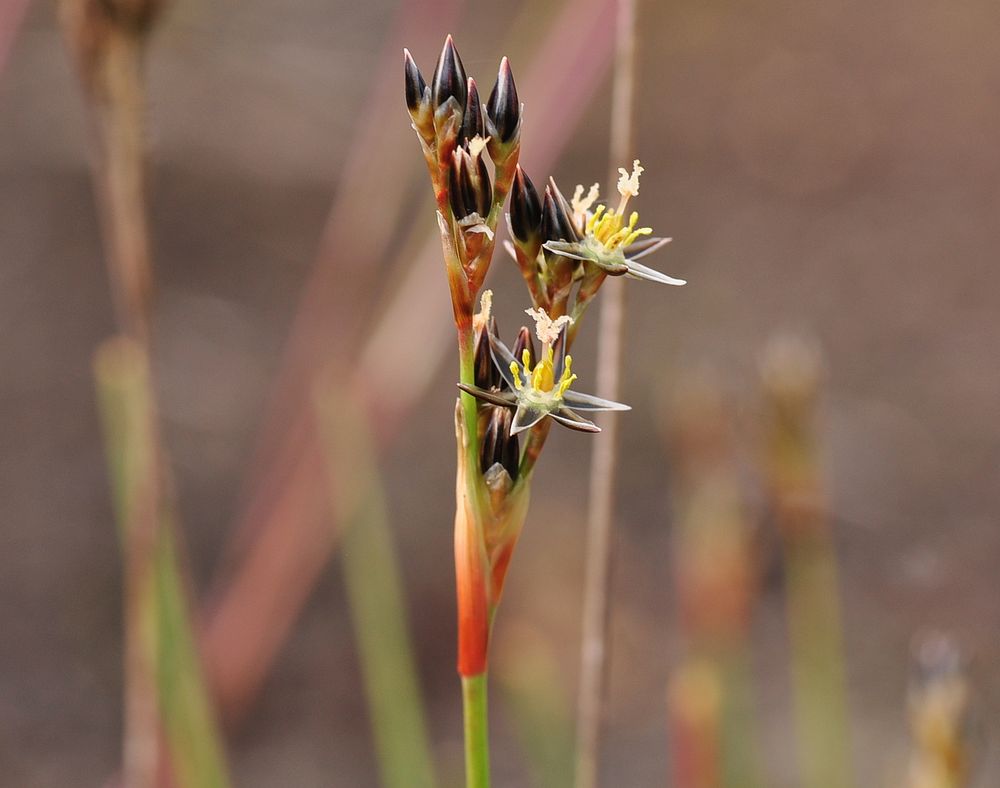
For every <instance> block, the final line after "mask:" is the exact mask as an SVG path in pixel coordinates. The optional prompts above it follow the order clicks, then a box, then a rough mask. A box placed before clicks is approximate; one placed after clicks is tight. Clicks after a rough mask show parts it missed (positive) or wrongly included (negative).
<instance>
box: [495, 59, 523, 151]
mask: <svg viewBox="0 0 1000 788" xmlns="http://www.w3.org/2000/svg"><path fill="white" fill-rule="evenodd" d="M486 111H487V113H489V116H490V120H491V121H492V123H493V127H494V128H495V129H496V133H497V136H498V137H499V138H500V141H501V142H504V143H507V142H510V141H511V140H512V139H513V138H514V135H515V134H516V133H517V130H518V126H519V124H520V122H521V103H520V101H519V100H518V98H517V87H516V86H515V85H514V75H513V74H511V72H510V63H509V62H508V61H507V58H504V59H503V60H501V61H500V70H499V72H498V73H497V81H496V84H495V85H494V86H493V90H492V91H491V92H490V98H489V100H488V101H487V102H486Z"/></svg>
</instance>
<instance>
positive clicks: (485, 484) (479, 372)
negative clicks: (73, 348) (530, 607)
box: [404, 36, 684, 678]
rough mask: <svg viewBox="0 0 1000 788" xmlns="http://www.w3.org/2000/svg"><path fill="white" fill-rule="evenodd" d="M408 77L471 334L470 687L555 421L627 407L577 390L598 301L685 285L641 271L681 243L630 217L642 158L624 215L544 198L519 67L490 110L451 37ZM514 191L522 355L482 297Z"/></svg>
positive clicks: (464, 537)
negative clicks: (522, 290)
mask: <svg viewBox="0 0 1000 788" xmlns="http://www.w3.org/2000/svg"><path fill="white" fill-rule="evenodd" d="M404 74H405V92H406V106H407V109H408V111H409V114H410V119H411V121H412V125H413V129H414V130H415V131H416V134H417V139H418V141H419V143H420V147H421V150H422V151H423V154H424V159H425V161H426V163H427V169H428V172H429V174H430V177H431V184H432V186H433V188H434V194H435V198H436V204H437V220H438V227H439V230H440V233H441V244H442V249H443V251H444V257H445V264H446V269H447V273H448V283H449V287H450V290H451V297H452V306H453V312H454V316H455V327H456V330H457V333H458V346H459V357H460V366H459V378H460V379H459V383H458V385H459V388H460V389H461V391H462V394H461V395H460V397H459V401H458V403H457V404H456V442H457V448H458V478H457V485H456V491H457V507H456V517H455V562H456V563H455V566H456V576H457V590H458V607H459V658H458V665H459V672H460V673H461V674H462V676H463V677H465V678H470V677H477V676H481V675H482V674H483V673H484V672H485V670H486V655H487V651H488V643H489V633H490V629H491V622H492V617H493V614H494V612H495V609H496V605H497V604H498V603H499V599H500V594H501V592H502V589H503V584H504V578H505V576H506V571H507V567H508V565H509V561H510V557H511V554H512V551H513V548H514V545H515V543H516V542H517V538H518V535H519V533H520V530H521V527H522V525H523V523H524V518H525V516H526V511H527V504H528V490H529V488H530V485H529V482H530V479H531V475H532V472H533V469H534V465H535V461H536V460H537V458H538V456H539V453H540V452H541V450H542V448H543V446H544V444H545V441H546V438H547V436H548V432H549V427H550V425H551V424H552V423H553V422H554V423H557V424H560V425H562V426H564V427H568V428H569V429H572V430H576V431H579V432H591V433H592V432H599V431H600V430H599V428H598V427H597V425H596V424H595V423H594V422H593V421H591V420H590V419H589V418H587V417H586V415H582V414H587V415H589V414H591V413H594V412H599V411H621V410H628V406H626V405H622V404H620V403H617V402H611V401H610V400H606V399H601V398H600V397H596V396H593V395H591V394H584V393H581V392H579V391H577V390H576V388H575V382H576V377H577V376H576V374H575V372H574V366H573V358H572V356H571V355H570V353H569V351H570V350H571V348H572V345H573V342H574V340H575V338H576V332H577V330H578V328H579V325H580V322H581V319H582V318H583V316H584V312H585V311H586V309H587V306H588V304H589V303H590V302H591V301H592V299H593V298H594V296H595V295H596V294H597V292H598V290H599V289H600V287H601V285H602V284H603V283H604V281H605V280H606V279H607V277H608V276H622V275H624V276H629V277H633V278H638V279H647V280H651V281H656V282H662V283H666V284H673V285H679V284H684V283H683V282H682V281H681V280H679V279H674V278H672V277H669V276H666V275H664V274H661V273H659V272H657V271H654V270H653V269H651V268H647V267H645V266H644V265H642V264H640V263H639V262H637V261H638V260H639V259H640V258H642V257H645V256H646V255H649V254H651V253H652V252H654V251H656V250H658V249H660V248H661V247H662V246H663V245H664V244H666V243H667V242H668V241H669V239H667V238H656V237H653V236H652V230H650V229H649V228H648V227H641V226H639V224H638V222H639V217H638V214H637V213H635V212H634V211H633V212H631V213H628V212H627V208H628V204H629V201H630V199H632V198H633V197H635V196H636V195H637V194H638V192H639V176H640V175H641V173H642V167H641V166H640V165H639V162H638V161H636V162H635V163H634V164H633V167H632V169H631V171H626V170H624V169H623V170H622V171H621V175H622V177H621V179H620V180H619V181H618V192H619V195H620V197H621V199H620V200H619V202H618V204H617V205H616V206H615V207H609V206H607V205H604V204H599V202H598V201H599V197H600V190H599V188H598V186H597V185H596V184H595V185H594V186H592V187H590V189H589V190H586V191H585V190H584V188H583V187H582V186H581V187H577V190H576V192H575V193H574V194H573V198H572V200H567V199H566V198H565V197H564V196H563V194H562V192H561V191H560V190H559V187H558V186H557V185H556V182H555V181H554V180H552V179H551V178H550V179H549V181H548V183H547V184H546V186H545V188H544V190H543V191H542V193H541V194H539V192H538V190H537V189H536V188H535V186H534V184H533V183H532V182H531V179H530V178H529V177H528V176H527V174H526V173H525V172H524V171H523V170H522V169H521V167H520V165H519V164H518V159H519V155H520V149H521V114H522V107H521V103H520V101H519V99H518V95H517V88H516V86H515V84H514V78H513V75H512V73H511V68H510V64H509V63H508V62H507V59H506V58H504V59H503V60H501V62H500V67H499V69H498V72H497V78H496V82H495V84H494V86H493V89H492V90H491V91H490V94H489V97H488V99H487V100H486V102H485V103H484V102H482V101H481V98H480V95H479V89H478V86H477V84H476V81H475V79H473V78H471V77H469V76H468V75H467V74H466V72H465V67H464V65H463V64H462V60H461V58H460V57H459V55H458V52H457V51H456V49H455V45H454V42H453V41H452V39H451V36H449V37H448V38H447V40H446V41H445V45H444V48H443V49H442V51H441V55H440V57H439V58H438V62H437V66H436V67H435V69H434V74H433V76H432V77H431V80H430V83H429V84H428V82H427V81H425V80H424V78H423V75H422V74H421V73H420V69H419V68H418V67H417V65H416V63H415V62H414V60H413V58H412V57H411V56H410V53H409V52H406V51H404ZM508 194H509V195H510V208H509V213H508V214H507V223H508V226H509V229H510V236H511V239H510V241H508V242H506V248H507V249H508V251H509V252H510V254H511V255H512V256H513V257H514V259H515V260H516V261H517V264H518V267H519V269H520V271H521V274H522V276H523V278H524V281H525V283H526V285H527V287H528V293H529V296H530V298H531V307H530V308H528V309H526V310H525V311H526V312H527V314H528V315H529V316H530V317H531V319H532V321H533V323H534V329H533V330H529V328H528V327H527V326H522V327H521V329H520V331H519V332H518V334H517V339H516V341H515V342H514V344H513V346H512V347H508V346H507V345H506V344H504V342H503V341H502V340H501V339H500V336H499V332H498V331H497V326H496V321H495V320H494V319H493V316H492V298H493V296H492V293H491V292H490V291H489V290H486V291H483V289H482V288H483V283H484V281H485V278H486V274H487V272H488V270H489V266H490V263H491V261H492V259H493V252H494V246H495V242H496V232H497V223H498V220H499V219H500V218H501V216H502V215H503V213H504V211H503V207H504V204H505V203H506V202H507V196H508ZM480 293H482V299H481V301H480V305H481V306H480V310H479V312H478V313H475V308H476V303H477V301H479V296H480ZM536 343H537V344H536Z"/></svg>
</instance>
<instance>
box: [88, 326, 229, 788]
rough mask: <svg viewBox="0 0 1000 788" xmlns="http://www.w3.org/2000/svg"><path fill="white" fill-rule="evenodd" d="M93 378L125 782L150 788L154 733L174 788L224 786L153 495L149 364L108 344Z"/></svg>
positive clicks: (160, 508)
mask: <svg viewBox="0 0 1000 788" xmlns="http://www.w3.org/2000/svg"><path fill="white" fill-rule="evenodd" d="M94 370H95V377H96V383H97V395H98V402H99V405H100V410H101V417H102V423H103V428H104V436H105V445H106V449H107V454H108V466H109V470H110V477H111V486H112V490H113V498H114V502H115V510H116V515H117V521H118V528H119V536H120V540H121V543H122V552H123V555H124V559H125V560H124V565H125V572H124V574H125V650H126V658H125V659H126V667H125V673H126V690H125V692H126V703H125V707H126V712H125V714H126V722H125V725H126V736H125V758H124V760H125V765H124V779H125V783H126V784H127V785H130V786H131V785H140V786H151V785H154V784H157V780H158V777H157V774H158V773H162V771H161V770H162V769H163V768H164V767H165V763H164V760H163V758H162V755H161V753H159V752H158V750H159V740H160V731H161V730H163V731H165V733H166V740H167V743H168V746H169V749H170V755H171V758H170V768H171V770H172V771H173V773H174V774H175V775H176V778H177V780H178V783H179V784H180V785H182V786H185V788H188V787H189V786H190V788H224V786H227V785H228V784H229V779H228V776H227V771H226V765H225V759H224V755H223V748H222V745H221V743H220V739H219V735H218V731H217V728H216V724H215V720H214V718H213V712H212V708H211V705H210V703H209V701H208V698H207V695H206V693H205V687H204V683H203V681H202V676H201V671H200V665H199V663H198V656H197V652H196V650H195V643H194V637H193V634H192V631H191V625H190V620H189V618H188V612H187V611H188V607H187V596H186V593H185V589H184V585H183V582H182V580H181V577H180V574H179V571H178V563H177V560H178V559H177V554H176V549H175V545H174V538H175V536H174V530H173V525H172V521H171V515H170V512H169V503H168V502H167V501H166V500H165V496H164V495H163V470H162V468H161V462H160V458H159V457H157V446H158V442H157V439H156V413H155V407H154V398H153V393H152V388H151V385H150V377H149V360H148V357H147V355H146V353H145V351H144V350H143V348H142V346H141V345H140V344H139V343H137V342H135V341H133V340H131V339H127V338H125V337H117V338H115V339H111V340H109V341H107V342H105V343H104V344H103V345H102V346H101V347H100V348H99V349H98V351H97V354H96V357H95V363H94Z"/></svg>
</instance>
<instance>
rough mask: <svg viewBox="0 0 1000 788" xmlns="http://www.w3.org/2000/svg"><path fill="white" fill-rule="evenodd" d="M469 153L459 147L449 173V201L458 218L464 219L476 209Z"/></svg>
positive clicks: (452, 158)
mask: <svg viewBox="0 0 1000 788" xmlns="http://www.w3.org/2000/svg"><path fill="white" fill-rule="evenodd" d="M468 159H469V154H467V153H466V152H465V151H463V150H461V149H459V150H456V151H455V152H454V153H453V154H452V157H451V171H450V172H449V173H448V201H449V203H450V204H451V212H452V213H453V214H455V218H456V219H464V218H465V217H466V216H468V215H469V214H470V213H472V212H473V211H475V210H476V203H475V197H474V196H473V194H472V188H471V185H470V183H469V178H468V163H469V161H468Z"/></svg>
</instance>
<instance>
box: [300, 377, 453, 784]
mask: <svg viewBox="0 0 1000 788" xmlns="http://www.w3.org/2000/svg"><path fill="white" fill-rule="evenodd" d="M317 409H318V412H319V417H320V423H321V426H322V430H321V441H322V445H323V447H324V450H325V453H326V459H327V463H326V464H327V473H328V476H329V479H330V490H331V500H332V502H333V506H334V507H335V509H336V514H337V517H338V519H339V520H340V521H341V522H342V523H343V527H344V541H343V546H342V556H343V567H344V583H345V586H346V588H347V599H348V603H349V606H350V610H351V620H352V623H353V626H354V636H355V640H356V642H357V645H358V652H359V658H360V663H361V669H362V672H363V674H364V681H365V691H366V693H367V696H368V707H369V712H370V714H371V724H372V730H373V733H374V737H375V744H376V749H377V753H378V766H379V771H380V773H381V783H382V785H383V786H385V788H432V787H433V786H435V785H437V780H436V778H435V776H434V767H433V759H432V757H431V752H430V743H429V741H428V736H427V725H426V714H425V712H424V706H423V700H422V698H421V695H420V689H419V682H418V680H417V669H416V659H415V657H414V653H413V643H412V640H411V638H410V634H409V624H408V621H407V614H406V604H405V597H404V593H403V587H402V583H401V580H400V577H401V572H400V568H399V560H398V558H397V556H396V550H395V546H394V545H393V538H392V533H391V532H390V528H389V518H388V514H387V512H386V503H385V492H384V490H383V488H382V483H381V478H380V475H379V471H378V467H377V465H376V461H375V447H374V443H373V438H372V436H371V434H370V433H369V430H368V429H367V422H366V418H367V417H366V416H365V414H364V412H363V411H362V409H361V408H360V407H359V406H358V405H357V403H356V402H355V400H354V398H352V397H351V395H350V394H348V393H346V392H342V391H336V390H334V389H332V388H330V389H327V390H323V391H321V392H320V393H319V396H318V397H317ZM334 490H336V491H337V494H336V495H334V494H332V493H333V491H334Z"/></svg>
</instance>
